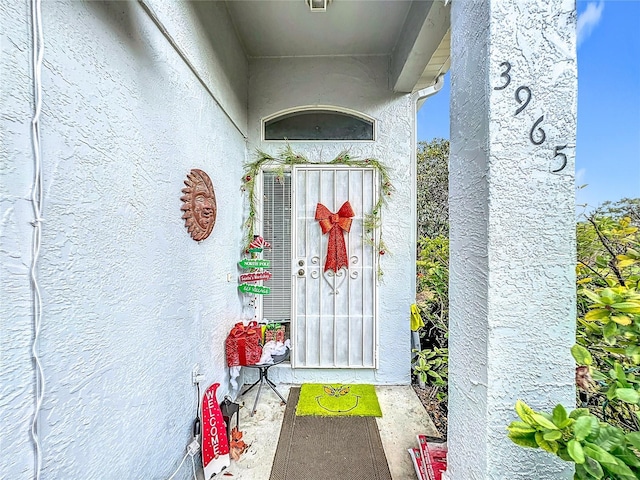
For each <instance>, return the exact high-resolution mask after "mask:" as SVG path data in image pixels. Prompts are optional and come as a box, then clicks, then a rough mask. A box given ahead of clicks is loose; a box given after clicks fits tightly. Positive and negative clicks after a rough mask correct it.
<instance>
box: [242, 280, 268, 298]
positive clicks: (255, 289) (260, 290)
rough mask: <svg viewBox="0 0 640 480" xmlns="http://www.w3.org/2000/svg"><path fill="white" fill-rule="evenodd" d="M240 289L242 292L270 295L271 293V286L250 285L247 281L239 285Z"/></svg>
mask: <svg viewBox="0 0 640 480" xmlns="http://www.w3.org/2000/svg"><path fill="white" fill-rule="evenodd" d="M238 290H240V291H241V292H242V293H254V294H257V295H269V294H270V293H271V289H270V288H269V287H263V286H262V285H249V284H247V283H243V284H241V285H238Z"/></svg>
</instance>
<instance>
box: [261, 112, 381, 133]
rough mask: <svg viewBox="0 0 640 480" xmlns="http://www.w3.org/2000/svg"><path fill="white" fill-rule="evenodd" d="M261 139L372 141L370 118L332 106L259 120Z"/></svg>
mask: <svg viewBox="0 0 640 480" xmlns="http://www.w3.org/2000/svg"><path fill="white" fill-rule="evenodd" d="M262 125H263V135H264V139H265V140H267V141H268V140H275V141H296V140H297V141H301V140H307V141H321V140H333V141H340V140H360V141H367V140H368V141H372V140H374V130H375V129H374V120H373V118H371V117H368V116H366V115H363V114H361V113H356V112H353V111H349V110H346V109H338V108H336V107H321V108H318V107H309V108H302V109H300V108H298V109H295V110H287V111H285V112H279V113H277V114H275V115H272V116H271V117H268V118H266V119H264V120H263V122H262Z"/></svg>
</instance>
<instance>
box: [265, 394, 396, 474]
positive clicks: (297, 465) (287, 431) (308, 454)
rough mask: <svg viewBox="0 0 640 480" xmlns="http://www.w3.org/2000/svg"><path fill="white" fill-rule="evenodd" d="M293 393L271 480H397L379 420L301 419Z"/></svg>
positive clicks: (285, 415) (365, 418) (295, 395)
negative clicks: (379, 430)
mask: <svg viewBox="0 0 640 480" xmlns="http://www.w3.org/2000/svg"><path fill="white" fill-rule="evenodd" d="M299 396H300V388H298V387H293V388H291V390H290V392H289V399H288V400H287V407H286V408H285V411H284V419H283V420H282V428H281V429H280V437H279V439H278V447H277V449H276V455H275V458H274V460H273V466H272V467H271V476H270V477H269V480H392V479H391V473H390V472H389V466H388V465H387V458H386V456H385V454H384V449H383V448H382V441H381V440H380V433H379V432H378V425H377V423H376V419H375V418H374V417H315V416H304V417H299V416H296V404H297V403H298V399H299Z"/></svg>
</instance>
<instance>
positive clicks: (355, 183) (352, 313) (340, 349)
mask: <svg viewBox="0 0 640 480" xmlns="http://www.w3.org/2000/svg"><path fill="white" fill-rule="evenodd" d="M376 177H377V172H376V171H375V170H373V169H368V168H353V167H343V166H326V167H325V166H318V165H314V166H310V165H304V166H295V167H294V168H293V171H292V180H291V188H292V191H291V201H292V216H293V218H292V220H293V221H292V227H293V228H292V248H291V254H292V265H291V275H292V310H291V312H292V319H291V320H292V325H291V327H292V331H291V334H292V340H293V351H292V354H293V355H292V366H293V367H294V368H376V367H377V354H376V350H377V331H376V330H377V329H376V323H377V321H376V318H377V314H376V313H377V311H376V310H377V300H376V299H377V291H376V290H377V281H376V276H377V263H376V262H377V256H376V255H375V254H374V251H373V247H372V246H371V245H370V244H368V243H367V242H366V241H365V238H366V236H369V237H371V233H368V234H367V233H366V231H365V227H364V222H363V221H364V218H365V215H366V214H370V213H371V211H372V209H373V205H374V204H375V200H376V198H377V197H376V195H377V187H376V186H377V178H376ZM346 201H349V203H350V204H351V207H352V209H353V212H354V216H353V217H352V224H351V228H350V231H349V232H348V233H347V232H338V234H339V235H343V236H344V240H345V247H346V253H347V258H348V263H349V265H348V269H345V268H342V269H340V270H338V272H337V273H334V272H333V271H332V270H328V271H326V272H325V271H324V266H325V261H326V260H325V259H326V256H327V244H328V238H329V234H328V233H327V234H324V235H323V234H322V229H321V227H320V224H319V223H318V221H317V220H316V219H315V213H316V206H317V204H318V203H321V204H323V205H324V206H326V207H327V208H328V209H329V210H330V211H331V213H337V212H338V210H340V207H341V206H342V205H343V204H344V202H346Z"/></svg>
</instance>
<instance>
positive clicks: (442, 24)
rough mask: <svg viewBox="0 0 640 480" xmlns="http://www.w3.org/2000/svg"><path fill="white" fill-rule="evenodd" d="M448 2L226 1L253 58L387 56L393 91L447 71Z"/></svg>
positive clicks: (404, 89)
mask: <svg viewBox="0 0 640 480" xmlns="http://www.w3.org/2000/svg"><path fill="white" fill-rule="evenodd" d="M447 3H448V2H445V1H444V0H332V1H331V3H330V4H329V5H328V8H327V11H326V12H312V11H311V10H310V9H309V6H308V5H307V3H306V1H305V0H226V5H227V9H228V11H229V15H230V16H231V18H232V21H233V24H234V26H235V29H236V32H237V34H238V37H239V39H240V42H241V43H242V45H243V48H244V50H245V53H246V55H247V57H249V58H265V57H314V56H336V55H340V56H358V55H388V56H389V57H390V69H391V72H390V74H391V77H392V83H393V88H394V90H396V91H402V92H410V91H415V90H416V89H419V88H424V87H426V86H429V85H433V83H434V82H435V81H436V79H437V78H438V76H439V75H440V74H441V73H444V72H446V71H447V70H448V69H449V7H448V6H447Z"/></svg>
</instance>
